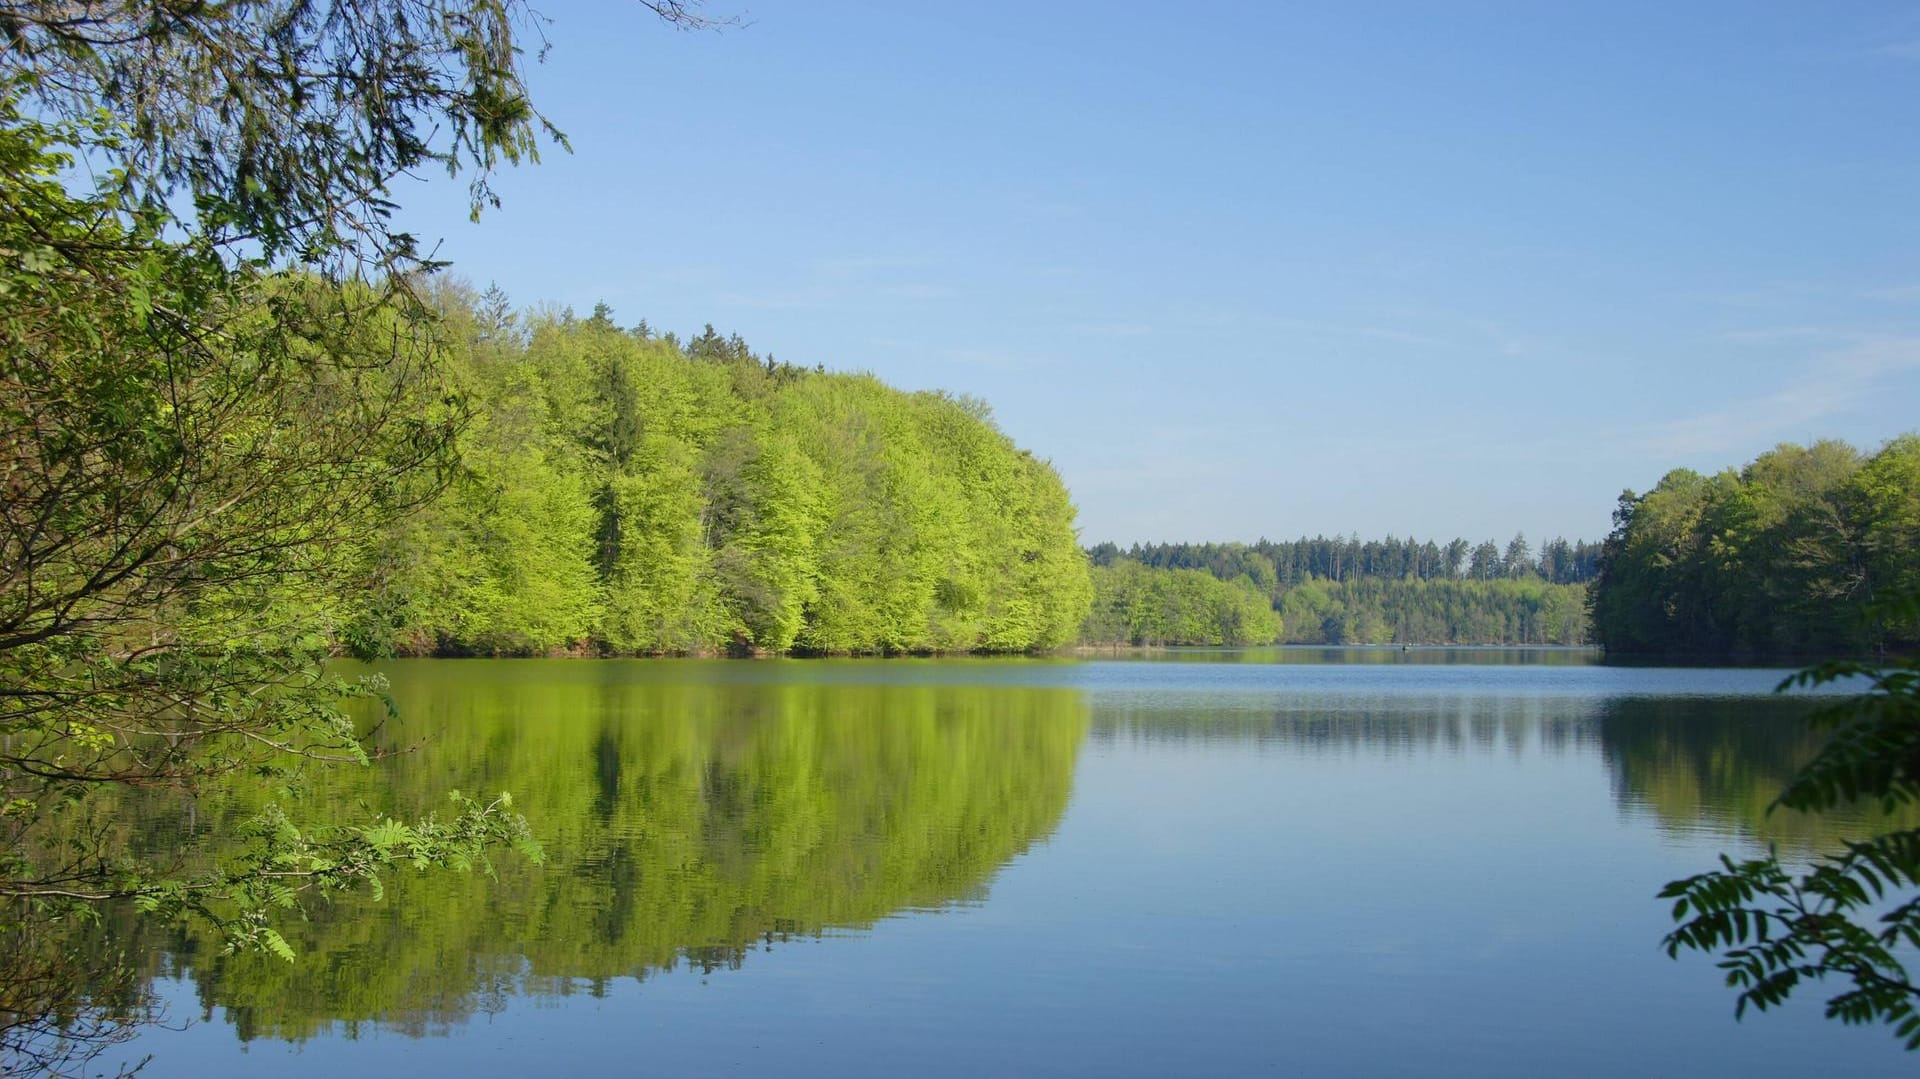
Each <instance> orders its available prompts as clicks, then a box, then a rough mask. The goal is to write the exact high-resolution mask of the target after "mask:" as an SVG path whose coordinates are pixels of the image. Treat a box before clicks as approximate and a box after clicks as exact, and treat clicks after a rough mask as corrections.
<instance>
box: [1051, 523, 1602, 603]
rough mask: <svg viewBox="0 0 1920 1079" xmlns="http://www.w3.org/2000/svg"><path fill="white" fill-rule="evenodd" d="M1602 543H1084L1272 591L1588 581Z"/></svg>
mask: <svg viewBox="0 0 1920 1079" xmlns="http://www.w3.org/2000/svg"><path fill="white" fill-rule="evenodd" d="M1600 546H1601V545H1600V544H1598V543H1588V542H1587V541H1585V540H1577V541H1574V542H1568V541H1567V540H1566V539H1564V538H1560V537H1555V538H1554V539H1552V540H1549V541H1547V542H1546V543H1545V544H1543V545H1541V547H1540V551H1539V553H1538V554H1535V553H1534V551H1533V548H1532V547H1531V546H1529V545H1528V543H1527V537H1526V535H1525V534H1524V533H1520V534H1517V535H1515V536H1514V537H1513V539H1511V540H1509V541H1508V542H1507V545H1506V547H1505V548H1504V549H1503V548H1502V547H1501V546H1500V545H1499V544H1498V543H1495V542H1494V541H1493V540H1484V541H1482V542H1480V543H1478V544H1475V543H1469V542H1468V541H1466V540H1464V539H1458V538H1456V539H1453V540H1450V541H1448V542H1447V543H1444V544H1442V543H1438V542H1436V541H1434V540H1425V541H1421V540H1416V539H1414V538H1412V537H1411V536H1410V537H1408V538H1406V539H1399V538H1397V537H1394V536H1388V537H1387V538H1386V539H1383V540H1364V541H1363V540H1361V539H1360V537H1359V536H1357V535H1356V536H1349V537H1347V538H1345V539H1342V538H1340V537H1338V536H1334V537H1331V538H1329V537H1327V536H1315V537H1313V538H1312V539H1308V538H1307V537H1305V536H1301V537H1300V538H1299V539H1297V540H1279V541H1275V540H1268V539H1263V540H1259V541H1257V542H1254V543H1146V544H1141V543H1136V544H1134V545H1133V546H1132V547H1130V548H1127V549H1126V550H1124V551H1123V550H1121V549H1120V547H1119V546H1117V545H1116V544H1113V543H1100V544H1096V545H1094V546H1092V547H1089V548H1087V557H1088V558H1089V559H1091V560H1092V561H1093V564H1094V565H1096V566H1109V565H1112V564H1113V563H1114V561H1115V560H1117V559H1120V558H1127V559H1130V560H1132V561H1135V562H1138V563H1140V564H1141V565H1144V566H1151V567H1153V568H1154V569H1203V570H1206V571H1207V572H1208V573H1211V574H1213V575H1214V576H1215V577H1218V578H1220V579H1221V580H1223V581H1230V580H1233V579H1234V578H1236V577H1246V578H1248V579H1249V580H1252V581H1253V582H1255V583H1256V584H1259V585H1261V586H1262V587H1263V588H1266V589H1267V590H1269V591H1271V590H1272V589H1273V587H1274V586H1275V585H1282V586H1285V585H1295V584H1300V583H1301V582H1303V581H1308V580H1311V579H1313V578H1316V577H1317V578H1319V579H1321V580H1323V581H1354V580H1359V579H1360V578H1363V577H1383V578H1386V579H1388V580H1393V581H1404V580H1407V579H1409V578H1411V579H1413V580H1420V581H1457V580H1463V579H1464V580H1476V581H1492V580H1499V579H1501V578H1514V579H1524V578H1528V577H1537V578H1539V579H1540V580H1543V581H1547V582H1549V583H1552V584H1585V583H1587V582H1588V581H1591V580H1593V579H1594V577H1595V576H1597V575H1598V574H1599V568H1600Z"/></svg>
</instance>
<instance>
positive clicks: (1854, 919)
mask: <svg viewBox="0 0 1920 1079" xmlns="http://www.w3.org/2000/svg"><path fill="white" fill-rule="evenodd" d="M1911 606H1912V605H1911V604H1908V605H1907V607H1908V608H1909V610H1910V608H1911ZM1847 679H1866V680H1868V681H1869V688H1868V689H1867V691H1866V692H1865V693H1863V694H1860V695H1858V696H1854V697H1850V698H1848V699H1846V700H1844V701H1842V702H1840V703H1837V704H1833V705H1829V706H1827V707H1825V708H1822V709H1821V710H1820V711H1819V712H1817V713H1816V715H1815V722H1816V723H1817V724H1819V725H1820V726H1822V727H1823V728H1825V729H1826V730H1827V731H1828V733H1829V737H1828V740H1827V742H1826V744H1825V745H1824V746H1823V747H1822V749H1821V751H1820V753H1819V754H1818V755H1817V756H1816V757H1815V758H1814V759H1813V760H1812V761H1811V762H1810V763H1809V764H1808V765H1807V766H1806V767H1805V768H1804V769H1802V770H1801V771H1800V773H1799V774H1798V775H1797V776H1795V777H1794V779H1793V780H1792V782H1790V783H1789V784H1788V785H1787V787H1786V789H1785V790H1784V791H1783V792H1782V793H1781V795H1780V797H1779V799H1778V800H1777V802H1776V803H1775V804H1776V805H1778V806H1781V807H1785V808H1788V809H1793V810H1799V811H1803V812H1818V811H1822V810H1827V809H1832V808H1835V807H1838V806H1843V805H1846V804H1848V803H1851V802H1854V801H1856V800H1861V799H1866V800H1872V801H1874V802H1876V803H1877V804H1878V805H1879V807H1880V808H1881V809H1882V810H1883V811H1887V812H1893V811H1898V810H1907V809H1911V808H1912V807H1913V806H1914V805H1915V804H1916V802H1917V801H1920V662H1915V661H1907V662H1905V663H1901V664H1895V665H1892V666H1886V667H1872V666H1867V665H1864V664H1858V663H1829V664H1823V665H1820V666H1816V667H1810V668H1808V669H1806V670H1803V671H1801V672H1799V673H1798V674H1796V675H1794V676H1792V677H1790V678H1788V679H1787V680H1786V681H1785V682H1783V683H1782V684H1781V687H1780V688H1781V689H1782V690H1786V689H1789V688H1793V687H1795V686H1802V687H1807V686H1820V685H1826V684H1830V683H1834V682H1839V681H1842V680H1847ZM1660 894H1661V896H1662V897H1663V898H1667V899H1672V900H1674V906H1673V918H1674V921H1675V922H1677V923H1679V925H1678V928H1676V929H1675V930H1674V931H1673V932H1672V933H1670V934H1668V936H1667V938H1666V948H1667V953H1668V954H1669V955H1677V954H1678V953H1679V952H1680V951H1682V950H1690V951H1700V952H1708V953H1715V954H1718V955H1719V956H1720V961H1719V966H1720V967H1721V969H1722V970H1724V971H1726V978H1727V984H1728V986H1730V987H1732V988H1734V989H1737V990H1739V995H1738V1003H1737V1005H1736V1014H1744V1013H1745V1011H1746V1009H1747V1008H1748V1007H1753V1008H1755V1009H1758V1010H1765V1009H1767V1008H1771V1007H1774V1006H1776V1005H1779V1004H1780V1003H1782V1002H1784V1001H1785V1000H1786V999H1787V998H1788V997H1789V996H1790V995H1791V994H1792V993H1793V991H1794V990H1795V989H1796V988H1798V987H1799V986H1800V985H1801V984H1802V983H1803V982H1810V981H1820V980H1825V979H1827V978H1836V979H1841V980H1844V981H1846V982H1848V983H1850V985H1849V987H1848V988H1847V989H1845V990H1843V991H1841V992H1839V993H1837V994H1835V995H1834V996H1832V997H1830V998H1828V1000H1827V1006H1826V1012H1827V1015H1828V1017H1829V1018H1834V1019H1839V1020H1841V1021H1842V1022H1845V1023H1850V1024H1865V1023H1876V1022H1878V1023H1886V1024H1890V1025H1891V1026H1892V1027H1893V1028H1894V1033H1895V1034H1896V1035H1897V1036H1898V1037H1900V1038H1901V1039H1902V1040H1903V1041H1905V1043H1906V1046H1907V1048H1908V1049H1920V1008H1916V1005H1917V1004H1920V985H1916V984H1914V982H1913V981H1912V980H1911V977H1910V976H1909V974H1908V973H1907V970H1906V967H1905V965H1904V964H1903V963H1902V961H1901V954H1902V953H1903V952H1910V951H1911V949H1913V948H1915V947H1920V829H1915V828H1911V827H1902V828H1894V829H1892V830H1889V831H1886V832H1883V833H1881V834H1878V835H1875V836H1872V837H1871V838H1868V839H1864V840H1856V841H1849V842H1846V843H1845V844H1844V845H1843V849H1841V850H1840V851H1839V852H1836V853H1832V854H1828V855H1824V856H1822V857H1820V858H1817V859H1815V860H1814V861H1813V862H1812V863H1811V864H1809V865H1807V866H1805V867H1803V868H1790V867H1789V866H1787V865H1785V864H1783V863H1782V862H1781V861H1780V859H1779V857H1778V856H1777V855H1774V854H1769V855H1768V856H1766V857H1763V858H1753V859H1747V860H1745V861H1739V862H1736V861H1734V860H1732V859H1731V858H1728V857H1726V856H1724V855H1723V856H1722V857H1721V868H1720V869H1718V870H1714V871H1711V872H1707V873H1701V874H1698V875H1696V876H1692V877H1688V878H1686V879H1684V880H1677V881H1673V882H1671V883H1670V884H1668V885H1667V886H1666V888H1665V889H1663V890H1662V891H1661V893H1660Z"/></svg>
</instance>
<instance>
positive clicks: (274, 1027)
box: [101, 649, 1911, 1079]
mask: <svg viewBox="0 0 1920 1079" xmlns="http://www.w3.org/2000/svg"><path fill="white" fill-rule="evenodd" d="M382 669H383V670H384V671H385V672H386V673H387V674H388V675H389V676H390V677H391V678H392V680H393V684H394V689H395V693H396V696H397V698H398V700H399V703H400V705H401V708H402V710H403V715H404V719H403V720H402V721H401V722H400V723H398V724H394V725H389V727H387V728H385V729H383V731H382V732H381V735H380V737H381V738H382V739H383V740H384V741H385V743H386V744H388V745H390V746H393V747H396V748H402V747H410V746H417V749H415V751H414V752H411V753H407V754H404V755H402V756H400V757H398V758H396V759H394V760H392V761H390V762H387V763H385V764H382V765H380V766H379V767H377V768H376V769H373V770H369V771H364V772H361V771H356V772H354V773H353V774H350V775H342V776H338V777H335V778H332V779H329V781H328V782H329V783H332V784H334V785H333V786H331V787H329V788H327V789H325V790H322V791H319V792H316V793H314V794H312V795H310V796H309V797H310V798H311V800H312V801H313V802H314V803H315V804H313V805H312V806H311V807H310V808H311V811H312V812H313V813H314V814H315V815H316V816H320V815H325V814H332V815H335V816H340V815H352V814H355V813H361V812H364V811H363V810H362V809H360V808H359V807H361V806H362V805H364V806H365V807H367V809H370V810H373V811H385V812H394V813H396V814H405V813H420V812H426V811H430V810H431V809H432V808H433V807H434V806H435V805H438V804H440V803H441V800H443V799H444V798H445V796H446V792H447V791H448V790H449V789H452V788H458V789H461V790H465V791H469V792H492V791H498V790H509V791H512V792H513V794H514V795H515V804H516V806H518V807H520V808H521V809H523V810H524V812H525V813H526V814H527V816H528V817H529V818H530V820H531V821H532V823H533V825H534V828H535V829H536V831H537V832H538V833H539V834H540V836H541V837H542V839H543V841H544V842H545V845H546V850H547V862H546V864H545V865H544V866H542V867H532V866H529V865H527V864H525V863H524V862H523V861H521V860H519V859H517V858H515V857H512V856H508V857H503V858H502V859H501V860H500V862H499V866H498V868H499V874H498V877H497V879H492V880H490V879H488V878H486V877H485V876H483V875H475V876H472V877H458V876H450V875H445V874H441V875H429V876H424V877H416V876H413V875H412V874H411V873H406V874H398V875H396V876H395V877H394V879H392V880H391V882H390V885H389V887H388V890H387V895H386V897H385V899H384V900H383V901H381V902H379V903H374V902H372V901H370V900H362V899H355V900H351V901H347V902H340V903H336V904H334V905H331V906H321V907H318V908H315V909H313V910H312V911H311V915H312V917H311V921H310V922H309V923H308V924H305V925H300V926H296V927H295V928H296V930H297V931H296V932H290V933H289V934H288V936H289V938H290V939H291V940H292V942H293V944H294V947H295V948H296V949H298V951H299V952H300V960H299V962H298V963H297V964H294V965H291V966H289V965H287V964H284V963H280V962H278V961H276V960H271V959H261V958H258V957H253V956H242V957H223V956H220V955H219V954H218V951H217V948H216V947H215V946H214V945H213V943H212V942H209V941H207V940H204V939H198V938H194V937H190V936H182V937H176V938H172V939H168V940H161V941H154V942H152V943H151V945H150V951H149V953H148V958H147V959H146V960H145V961H146V962H148V963H150V964H151V967H152V970H153V975H154V978H155V984H156V987H157V991H158V993H159V995H160V997H161V998H162V999H163V1000H164V1002H165V1003H166V1005H167V1015H166V1018H167V1020H168V1022H169V1024H170V1027H167V1028H155V1029H151V1030H149V1031H148V1032H147V1033H145V1034H143V1035H142V1036H141V1037H139V1038H138V1039H136V1040H135V1041H133V1042H132V1043H130V1044H128V1045H125V1046H120V1047H116V1048H115V1049H114V1050H113V1051H112V1052H111V1053H109V1054H108V1056H107V1057H105V1058H103V1060H102V1061H101V1063H107V1062H109V1061H118V1060H122V1059H129V1058H130V1059H136V1060H137V1059H138V1058H139V1057H140V1056H143V1055H146V1054H152V1057H153V1060H152V1063H151V1064H149V1065H148V1067H147V1070H146V1071H145V1072H144V1073H143V1074H144V1075H147V1076H153V1077H160V1076H196V1077H199V1076H222V1075H253V1074H262V1073H270V1074H275V1075H288V1076H305V1075H312V1076H325V1077H327V1079H338V1077H340V1076H343V1075H351V1076H371V1075H386V1074H401V1073H410V1074H445V1075H462V1076H493V1075H499V1076H516V1077H518V1076H526V1075H538V1074H578V1073H587V1074H594V1073H601V1074H614V1073H618V1074H660V1075H673V1076H685V1075H703V1074H712V1073H738V1074H779V1075H783V1076H815V1075H818V1076H828V1075H833V1076H839V1075H887V1076H894V1075H955V1076H960V1075H966V1076H973V1075H1152V1076H1159V1075H1188V1074H1217V1075H1239V1074H1256V1073H1259V1074H1264V1073H1274V1074H1340V1075H1460V1076H1487V1075H1513V1076H1530V1077H1531V1076H1541V1075H1597V1076H1619V1075H1674V1076H1694V1075H1707V1074H1740V1075H1743V1076H1768V1075H1780V1076H1804V1075H1811V1074H1821V1075H1877V1074H1888V1075H1891V1074H1897V1073H1904V1072H1907V1071H1910V1070H1911V1062H1910V1060H1909V1059H1908V1058H1907V1056H1906V1054H1904V1053H1902V1052H1901V1051H1900V1050H1899V1047H1898V1045H1897V1043H1896V1042H1895V1041H1894V1039H1893V1038H1892V1037H1891V1036H1890V1035H1889V1034H1888V1033H1886V1032H1885V1031H1883V1030H1880V1029H1850V1028H1842V1027H1839V1026H1837V1025H1833V1024H1829V1023H1827V1022H1826V1021H1825V1020H1824V1019H1822V1017H1821V1015H1820V1009H1819V1000H1820V998H1819V997H1818V996H1817V995H1810V996H1809V997H1808V998H1807V999H1806V1000H1804V1001H1801V1002H1798V1005H1797V1006H1794V1007H1789V1008H1788V1009H1787V1010H1785V1011H1783V1012H1777V1013H1768V1014H1764V1015H1758V1016H1749V1017H1748V1018H1747V1019H1746V1020H1745V1021H1744V1022H1742V1023H1736V1022H1735V1021H1734V1019H1733V999H1732V996H1731V995H1730V994H1729V993H1728V992H1727V991H1726V990H1724V989H1723V988H1722V987H1721V985H1720V979H1719V976H1718V973H1717V972H1716V971H1715V970H1713V968H1712V966H1711V964H1710V963H1709V962H1707V961H1705V960H1701V959H1692V960H1683V961H1680V962H1675V961H1672V960H1669V959H1667V958H1666V956H1665V955H1664V953H1663V952H1662V951H1661V950H1660V948H1659V943H1658V942H1659V939H1660V937H1661V934H1662V933H1663V932H1664V931H1665V929H1666V928H1667V925H1668V922H1667V917H1666V910H1665V904H1663V903H1661V902H1659V901H1657V900H1655V899H1654V898H1653V896H1654V893H1655V892H1656V891H1657V890H1658V889H1659V888H1660V886H1661V884H1662V883H1664V882H1665V881H1667V880H1669V879H1671V878H1674V877H1678V876H1683V875H1686V874H1689V873H1692V872H1695V871H1699V870H1701V869H1704V868H1707V867H1709V866H1710V865H1711V864H1712V862H1713V859H1714V856H1715V854H1716V853H1717V852H1719V851H1721V850H1729V851H1736V852H1740V851H1751V850H1753V849H1756V847H1757V846H1758V845H1761V844H1764V843H1768V842H1772V843H1776V844H1778V845H1779V846H1780V847H1781V849H1782V850H1784V851H1794V852H1804V851H1806V850H1808V849H1811V848H1812V847H1813V846H1816V845H1819V844H1822V843H1825V842H1829V841H1831V839H1832V838H1833V837H1834V835H1835V834H1837V833H1838V832H1840V831H1844V830H1845V829H1846V827H1848V825H1849V823H1850V822H1847V821H1839V822H1835V821H1823V820H1809V819H1805V818H1791V817H1782V816H1779V815H1775V816H1773V817H1767V816H1765V815H1764V813H1763V811H1764V808H1765V806H1766V804H1767V802H1768V800H1769V799H1770V798H1771V797H1772V795H1773V794H1774V793H1776V792H1777V790H1778V789H1779V787H1780V785H1781V783H1782V781H1783V780H1784V778H1785V777H1786V776H1787V775H1788V774H1789V773H1790V772H1791V771H1792V769H1793V768H1794V767H1795V766H1796V765H1797V764H1798V762H1800V761H1801V760H1803V759H1804V758H1805V756H1806V755H1807V754H1808V753H1809V752H1810V750H1811V748H1812V746H1811V745H1810V743H1809V742H1808V740H1807V737H1806V734H1805V731H1804V729H1803V726H1802V724H1801V716H1802V715H1803V714H1804V711H1805V703H1804V701H1792V700H1780V699H1775V698H1774V697H1772V695H1771V693H1770V691H1771V689H1772V687H1773V685H1774V684H1775V683H1776V682H1777V681H1778V679H1779V677H1780V673H1781V672H1776V671H1764V670H1698V669H1693V670H1679V669H1667V668H1621V667H1609V666H1602V665H1599V664H1598V663H1597V662H1596V661H1595V657H1593V656H1592V655H1591V654H1589V653H1583V652H1503V651H1491V650H1490V651H1480V650H1461V651H1446V650H1423V651H1414V652H1398V651H1386V650H1378V651H1370V650H1360V651H1351V652H1338V651H1334V652H1329V651H1324V650H1319V649H1279V650H1264V651H1253V652H1221V653H1174V654H1169V655H1166V656H1162V657H1154V658H1151V659H1135V660H1112V661H1105V660H1092V661H1019V660H1014V661H985V660H972V661H919V660H890V661H872V662H865V661H845V662H838V661H831V662H784V661H769V662H718V661H717V662H701V661H684V660H682V661H659V662H653V661H635V662H623V661H606V662H587V661H553V662H545V661H507V662H493V661H422V662H408V663H393V664H388V665H386V666H384V667H383V668H382ZM265 796H266V795H265V794H264V793H263V794H259V795H245V796H242V795H238V794H236V795H233V796H231V797H229V798H227V799H225V800H220V801H214V802H207V801H202V802H201V803H198V804H196V805H192V806H187V805H184V804H183V803H179V802H175V801H168V800H165V799H161V800H158V801H156V802H154V803H153V804H152V805H151V806H149V807H148V809H147V810H146V815H147V817H148V820H147V822H146V827H147V829H148V830H149V831H150V832H152V833H154V834H158V835H163V836H164V835H166V834H171V833H172V832H175V831H177V832H181V833H192V832H200V831H205V830H207V829H210V828H215V829H217V828H221V827H228V826H231V823H232V822H233V821H236V820H238V819H241V818H242V817H244V816H245V815H247V814H250V813H251V812H253V811H254V810H255V809H256V808H257V802H258V799H260V798H264V797H265ZM1851 823H1852V824H1855V825H1857V824H1858V823H1859V822H1851ZM173 1027H179V1028H181V1029H173Z"/></svg>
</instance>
